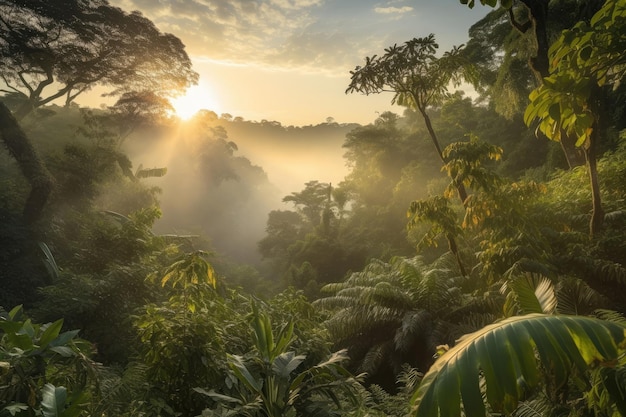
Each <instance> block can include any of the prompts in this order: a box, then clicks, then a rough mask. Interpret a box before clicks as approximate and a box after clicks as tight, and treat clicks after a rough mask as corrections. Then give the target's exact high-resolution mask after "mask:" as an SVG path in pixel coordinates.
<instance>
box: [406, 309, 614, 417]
mask: <svg viewBox="0 0 626 417" xmlns="http://www.w3.org/2000/svg"><path fill="white" fill-rule="evenodd" d="M625 341H626V328H625V327H624V326H620V325H618V324H615V323H611V322H607V321H602V320H598V319H595V318H589V317H580V316H554V315H541V314H533V315H527V316H518V317H511V318H508V319H506V320H503V321H501V322H499V323H495V324H492V325H490V326H487V327H485V328H484V329H481V330H480V331H478V332H475V333H472V334H470V335H467V336H465V337H464V338H462V339H461V340H460V341H459V343H458V344H457V345H456V346H454V347H453V348H452V349H450V350H449V351H447V352H446V353H445V354H444V355H443V356H442V357H441V358H439V360H438V361H437V362H436V363H435V364H434V365H433V366H432V367H431V369H430V370H429V371H428V373H427V374H426V375H425V376H424V379H423V380H422V383H421V385H420V387H419V388H418V390H417V391H416V392H415V394H414V395H413V397H412V399H411V402H412V407H413V408H412V415H415V416H418V417H423V416H438V415H445V416H451V417H455V416H460V415H461V404H462V407H463V410H464V412H465V414H466V415H485V412H486V405H485V403H484V402H483V400H482V392H481V388H480V379H481V377H480V375H483V376H484V380H485V390H486V401H487V403H488V404H489V406H490V407H491V409H492V410H493V411H495V412H505V413H512V412H513V411H515V409H517V407H518V403H519V400H520V399H521V398H523V396H525V395H526V393H527V392H526V391H527V390H529V389H532V388H533V387H535V386H537V385H538V384H539V381H540V373H539V362H540V363H541V364H542V365H543V366H544V367H545V368H547V369H550V370H551V378H553V381H554V382H555V383H556V384H557V386H559V385H561V384H564V383H565V382H566V381H567V378H568V375H569V373H570V371H571V368H572V367H574V368H577V369H578V370H579V371H581V372H584V371H586V370H587V369H588V367H589V365H590V364H592V363H596V364H606V363H608V362H610V361H614V360H615V359H617V357H618V355H619V354H620V352H621V351H623V349H624V348H625V347H626V346H625V345H626V342H625ZM537 354H538V357H537Z"/></svg>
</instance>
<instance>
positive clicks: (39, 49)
mask: <svg viewBox="0 0 626 417" xmlns="http://www.w3.org/2000/svg"><path fill="white" fill-rule="evenodd" d="M0 63H1V65H0V79H1V80H2V81H3V83H4V84H5V85H6V87H5V89H3V90H0V91H1V92H3V93H5V94H13V95H16V94H17V95H19V96H21V97H22V98H23V100H22V101H21V104H20V105H19V106H18V107H17V109H16V110H15V118H16V119H17V120H18V121H19V120H21V119H23V118H24V117H25V116H26V115H28V114H29V113H31V112H32V111H33V110H34V109H36V108H39V107H41V106H43V105H45V104H48V103H50V102H52V101H54V100H56V99H60V98H64V99H65V103H66V105H69V104H70V103H72V102H73V101H74V100H75V99H76V97H78V96H79V95H80V94H82V93H84V92H86V91H88V90H90V89H91V88H93V87H94V86H96V85H103V86H107V87H111V88H112V91H111V92H110V93H109V94H110V95H118V94H122V93H128V92H130V91H152V92H154V93H155V94H158V95H162V96H167V95H172V94H176V93H178V92H180V91H181V90H183V89H185V88H187V87H188V86H189V85H191V84H192V83H195V82H196V80H197V77H198V75H197V74H196V73H195V72H194V71H193V70H192V69H191V61H190V60H189V57H188V56H187V53H186V52H185V48H184V45H183V44H182V42H181V41H180V40H179V39H178V38H176V37H175V36H173V35H170V34H163V33H161V32H159V30H158V29H157V28H156V26H155V25H154V24H153V23H152V22H151V21H150V20H148V19H146V18H144V17H143V16H142V15H141V14H140V13H138V12H133V13H130V14H128V13H126V12H124V11H122V10H121V9H119V8H116V7H112V6H110V5H109V4H108V2H107V1H106V0H94V1H92V2H80V1H78V0H72V1H70V2H64V3H63V4H60V3H54V2H47V1H43V0H30V1H25V2H19V3H17V2H14V1H8V0H1V1H0ZM0 110H1V108H0ZM0 123H1V125H0V126H1V127H2V129H3V130H5V131H4V132H2V140H3V142H4V144H5V145H6V147H7V148H8V150H9V152H10V153H11V154H12V155H13V156H14V157H16V158H17V161H18V164H19V165H20V167H21V168H22V171H23V172H24V173H25V174H26V172H28V170H29V169H32V167H36V166H37V165H38V164H39V163H38V159H37V154H36V152H34V151H32V152H24V150H25V149H29V148H30V149H32V146H31V145H30V141H29V139H28V138H27V137H26V136H25V135H19V134H13V133H8V132H7V131H6V130H7V129H12V130H14V129H15V126H16V124H15V123H13V122H11V121H10V120H9V119H7V118H6V117H2V119H1V120H0ZM18 155H19V158H18ZM39 165H40V164H39ZM26 176H27V177H28V174H26ZM29 180H30V181H31V182H32V181H33V180H32V179H30V178H29ZM37 180H38V183H37V184H33V192H32V193H31V196H30V197H29V200H28V201H27V204H26V207H25V215H26V216H25V217H26V219H27V221H29V222H33V221H34V220H37V218H38V217H39V214H40V213H41V210H42V209H43V206H44V204H45V202H46V200H47V198H48V194H49V192H50V189H51V182H50V181H45V180H46V177H45V176H42V175H39V176H38V179H37Z"/></svg>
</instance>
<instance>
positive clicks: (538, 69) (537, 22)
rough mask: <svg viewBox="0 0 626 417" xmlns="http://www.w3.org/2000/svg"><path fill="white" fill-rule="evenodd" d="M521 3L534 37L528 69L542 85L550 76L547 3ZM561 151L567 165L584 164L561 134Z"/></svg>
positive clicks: (537, 0) (526, 0)
mask: <svg viewBox="0 0 626 417" xmlns="http://www.w3.org/2000/svg"><path fill="white" fill-rule="evenodd" d="M522 3H523V4H524V6H526V8H527V9H528V14H529V19H530V20H531V23H532V29H533V32H534V35H535V42H536V46H537V51H536V54H535V56H534V57H532V58H531V59H530V68H531V69H532V70H533V72H534V73H535V76H536V77H537V80H538V81H539V83H540V84H543V79H544V78H545V77H548V76H549V75H550V60H549V49H550V42H549V40H548V1H547V0H522ZM511 23H512V24H513V26H514V27H516V28H519V25H518V24H515V23H514V22H511ZM561 137H562V139H561V149H562V150H563V154H564V155H565V159H566V160H567V165H568V166H569V167H570V168H574V167H577V166H580V165H583V164H584V163H585V156H584V155H583V152H580V150H579V149H577V148H576V141H575V140H574V139H573V138H570V137H568V136H567V134H565V133H563V134H562V135H561Z"/></svg>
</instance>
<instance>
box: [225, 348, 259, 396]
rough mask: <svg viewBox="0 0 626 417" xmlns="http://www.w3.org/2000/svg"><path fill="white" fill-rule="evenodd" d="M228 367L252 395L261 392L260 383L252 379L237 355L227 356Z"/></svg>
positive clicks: (241, 359)
mask: <svg viewBox="0 0 626 417" xmlns="http://www.w3.org/2000/svg"><path fill="white" fill-rule="evenodd" d="M228 365H229V366H230V368H231V369H232V370H233V372H234V373H235V376H236V377H237V379H238V380H239V381H241V382H242V383H243V384H244V385H245V386H246V387H248V389H250V391H252V392H254V393H259V392H261V387H262V385H261V383H260V382H259V381H257V380H256V379H254V377H253V376H252V374H251V373H250V371H249V370H248V368H246V365H245V364H244V362H243V358H242V357H241V356H239V355H228Z"/></svg>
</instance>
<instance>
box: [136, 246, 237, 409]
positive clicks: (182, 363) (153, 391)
mask: <svg viewBox="0 0 626 417" xmlns="http://www.w3.org/2000/svg"><path fill="white" fill-rule="evenodd" d="M152 279H153V280H156V281H157V282H159V284H160V285H162V286H164V285H171V286H172V295H171V296H170V297H169V299H167V300H165V301H162V302H160V303H151V304H146V305H145V306H143V307H142V308H141V311H140V313H139V314H138V315H137V316H135V317H134V319H133V322H134V326H135V328H136V330H137V336H138V337H139V338H140V341H141V346H140V352H139V353H140V358H141V362H142V363H143V364H144V365H145V366H146V370H145V373H146V379H147V382H148V386H149V388H150V389H149V391H148V392H145V393H144V395H145V398H144V399H143V400H144V404H145V406H144V411H146V412H148V413H149V414H152V415H154V414H165V415H170V414H171V415H175V414H176V413H183V414H184V415H197V414H198V413H200V411H201V410H202V408H203V402H202V401H201V400H200V399H199V398H197V397H196V396H194V395H193V391H192V388H194V387H196V386H201V385H203V384H207V383H208V384H210V385H213V386H219V385H221V384H222V383H223V381H224V378H223V375H224V372H225V371H226V368H225V366H226V365H225V363H226V352H227V349H229V350H230V351H231V352H238V351H240V350H243V349H245V347H246V346H247V345H248V342H247V341H246V340H245V335H246V332H245V328H244V327H242V326H244V323H243V316H242V315H243V314H244V313H243V311H242V309H243V305H242V304H241V300H240V296H239V295H238V294H236V293H234V292H226V293H225V292H224V291H223V288H222V287H221V285H220V284H219V283H218V278H217V277H216V276H215V275H214V273H213V270H212V267H211V266H210V264H209V263H208V262H207V261H206V260H205V259H204V257H203V254H202V253H199V252H196V253H191V254H186V255H183V256H182V258H181V259H180V260H178V261H176V262H174V263H172V265H170V266H169V267H168V268H166V269H165V271H163V272H162V273H161V274H154V275H153V276H152ZM194 413H195V414H194Z"/></svg>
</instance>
